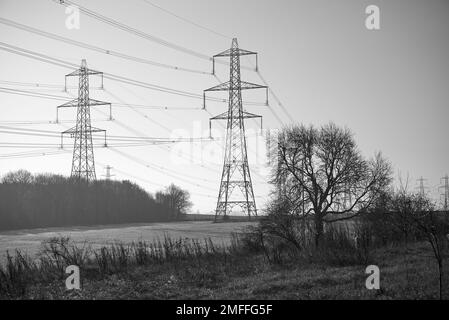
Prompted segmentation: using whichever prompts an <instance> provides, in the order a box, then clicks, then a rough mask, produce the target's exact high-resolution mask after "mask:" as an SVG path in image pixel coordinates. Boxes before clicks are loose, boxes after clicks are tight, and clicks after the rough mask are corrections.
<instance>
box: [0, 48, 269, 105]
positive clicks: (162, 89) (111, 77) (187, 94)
mask: <svg viewBox="0 0 449 320" xmlns="http://www.w3.org/2000/svg"><path fill="white" fill-rule="evenodd" d="M0 50H4V51H7V52H10V53H14V54H18V55H21V56H24V57H28V58H32V59H35V60H39V61H41V62H46V63H50V64H53V65H57V66H60V67H63V68H66V69H78V68H79V66H78V65H76V64H74V63H71V62H67V61H64V60H61V59H57V58H53V57H50V56H48V55H45V54H42V53H37V52H35V51H31V50H27V49H24V48H20V47H17V46H14V45H10V44H7V43H4V42H0ZM103 76H104V78H107V79H109V80H113V81H118V82H122V83H126V84H129V85H133V86H138V87H142V88H146V89H150V90H156V91H160V92H165V93H168V94H173V95H180V96H185V97H188V98H194V99H201V100H203V99H204V97H203V95H201V94H197V93H193V92H188V91H183V90H178V89H172V88H168V87H163V86H159V85H155V84H151V83H148V82H143V81H139V80H133V79H130V78H127V77H124V76H120V75H115V74H111V73H106V72H104V73H103ZM206 100H209V101H215V102H228V101H227V99H219V98H213V97H207V98H206ZM245 104H246V105H262V103H258V102H245Z"/></svg>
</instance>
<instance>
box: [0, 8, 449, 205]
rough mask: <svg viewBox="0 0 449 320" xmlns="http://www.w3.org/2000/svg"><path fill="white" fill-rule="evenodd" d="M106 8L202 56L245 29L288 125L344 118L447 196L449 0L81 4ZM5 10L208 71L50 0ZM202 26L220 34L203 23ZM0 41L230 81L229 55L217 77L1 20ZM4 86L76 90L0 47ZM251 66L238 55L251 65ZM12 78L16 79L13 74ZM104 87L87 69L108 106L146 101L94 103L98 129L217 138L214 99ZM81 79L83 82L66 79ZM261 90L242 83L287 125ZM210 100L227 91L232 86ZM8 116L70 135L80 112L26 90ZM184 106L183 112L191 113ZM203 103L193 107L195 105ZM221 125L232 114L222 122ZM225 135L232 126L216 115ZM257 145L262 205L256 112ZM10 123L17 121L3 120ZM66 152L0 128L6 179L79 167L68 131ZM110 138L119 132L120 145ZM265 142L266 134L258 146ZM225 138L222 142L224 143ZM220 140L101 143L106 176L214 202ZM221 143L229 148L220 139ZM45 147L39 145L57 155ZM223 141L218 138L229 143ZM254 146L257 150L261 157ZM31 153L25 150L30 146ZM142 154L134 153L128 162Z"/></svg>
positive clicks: (245, 75) (364, 144) (153, 75)
mask: <svg viewBox="0 0 449 320" xmlns="http://www.w3.org/2000/svg"><path fill="white" fill-rule="evenodd" d="M74 2H76V3H78V4H80V5H81V6H84V7H87V8H88V9H91V10H93V11H95V12H98V13H100V14H102V15H104V16H106V17H109V18H112V19H114V20H117V21H120V22H122V23H125V24H127V25H129V26H132V27H133V28H136V29H138V30H141V31H143V32H145V33H147V34H151V35H153V36H155V37H157V38H160V39H163V40H165V41H167V42H170V43H173V44H176V45H178V46H182V47H184V48H188V49H191V50H193V51H195V52H199V53H201V54H203V55H206V56H212V55H214V54H217V53H219V52H221V51H224V50H226V49H227V48H229V46H230V45H231V38H232V37H237V38H238V41H239V45H240V47H241V48H243V49H247V50H252V51H257V52H258V53H259V68H260V72H261V74H262V75H263V77H264V79H265V80H266V81H267V82H268V84H269V86H270V87H271V89H272V90H273V91H274V93H275V94H276V96H277V97H278V98H279V100H280V102H281V103H282V104H283V106H284V107H285V108H286V109H287V112H288V114H289V115H287V114H286V113H285V112H284V111H283V110H282V108H281V107H280V106H279V104H278V103H277V101H276V99H275V98H274V97H273V96H272V95H270V97H269V100H270V108H271V109H272V110H273V112H274V113H275V114H276V115H277V117H279V118H281V120H282V123H284V124H289V123H291V122H292V121H293V122H295V123H304V124H314V125H320V124H323V123H326V122H329V121H333V122H335V123H336V124H338V125H344V126H348V127H349V128H350V129H351V130H352V131H353V132H354V134H355V137H356V140H357V142H358V144H359V146H360V149H361V150H362V152H363V154H364V155H365V156H367V157H370V156H372V155H373V154H374V153H375V152H376V151H382V152H383V154H384V156H385V157H387V158H388V159H389V160H390V161H391V162H392V164H393V166H394V168H395V175H396V176H397V173H398V172H401V173H402V174H403V175H404V176H405V175H407V174H409V177H410V187H411V188H414V187H415V186H417V182H416V179H417V178H419V177H420V176H423V177H424V178H426V179H427V181H426V186H427V187H429V189H428V191H429V192H430V193H431V194H432V195H433V196H434V197H435V198H437V197H438V192H437V187H438V186H439V185H440V178H441V177H442V176H443V175H444V174H445V173H449V151H448V147H447V141H446V140H447V137H448V136H449V129H448V126H447V125H446V123H447V121H448V120H449V117H448V116H449V105H448V101H449V90H448V88H449V64H448V63H447V57H448V56H449V37H448V36H447V35H448V34H449V19H448V18H449V16H448V15H449V2H447V1H444V0H427V1H424V0H422V1H416V0H392V1H379V0H371V1H361V0H346V1H334V0H309V1H305V0H304V1H300V0H279V1H274V0H265V1H261V0H257V1H256V0H245V1H242V0H239V1H237V0H230V1H217V0H188V1H187V0H183V1H180V0H165V1H161V0H151V3H153V4H155V5H157V6H160V7H162V8H164V9H166V10H168V11H169V12H171V13H173V14H176V15H178V16H179V17H182V18H184V19H187V20H189V21H191V22H194V23H195V24H198V25H200V26H201V27H198V26H197V25H193V24H190V23H187V22H186V21H184V20H182V19H180V18H177V17H175V16H173V15H171V14H168V13H167V12H164V11H163V10H161V9H158V8H156V7H155V6H152V5H150V4H149V3H146V2H145V1H143V0H129V1H107V0H91V1H87V0H74ZM371 4H373V5H377V6H379V7H380V27H381V29H380V30H376V31H370V30H367V28H366V27H365V19H366V14H365V8H366V7H367V6H368V5H371ZM0 17H1V18H5V19H9V20H13V21H14V22H18V23H21V24H24V25H27V26H29V27H33V28H36V29H39V30H42V31H46V32H51V33H54V34H57V35H60V36H63V37H67V38H71V39H74V40H77V41H81V42H85V43H87V44H91V45H95V46H98V47H101V48H104V49H108V50H114V51H118V52H120V53H124V54H128V55H131V56H134V57H138V58H143V59H148V60H152V61H155V62H159V63H164V64H168V65H176V66H179V67H182V68H189V69H194V70H199V71H203V72H205V73H208V72H210V71H211V68H212V66H211V63H210V62H209V61H207V60H206V59H201V58H198V57H195V56H192V55H189V54H186V53H185V52H182V51H180V50H174V49H172V48H169V47H166V46H162V45H161V44H159V43H156V42H154V41H149V40H146V39H142V38H140V37H137V36H135V35H132V34H129V33H127V32H124V31H123V30H119V29H116V28H114V27H112V26H110V25H107V24H105V23H103V22H100V21H98V20H96V19H93V18H91V17H89V16H86V15H84V14H83V13H81V17H80V29H79V30H77V29H71V30H69V29H68V28H66V24H65V21H66V18H67V14H66V13H65V7H64V6H61V5H59V4H57V3H56V2H54V1H51V0H34V1H31V0H24V1H13V0H0ZM205 28H207V29H210V30H213V31H214V32H210V31H207V30H206V29H205ZM0 39H1V40H0V42H3V43H6V44H8V45H14V46H18V47H21V48H23V49H27V50H31V51H34V52H37V53H42V54H46V55H48V56H51V57H52V58H58V59H61V60H64V61H67V62H71V63H76V64H80V63H81V59H83V58H84V59H86V60H87V64H88V66H89V67H90V68H92V69H95V70H99V71H104V72H107V73H111V74H115V75H120V76H124V77H127V78H131V79H133V80H139V81H143V82H146V83H151V84H155V85H159V86H163V87H167V88H171V89H176V90H181V91H187V92H192V93H195V94H198V95H202V93H203V90H204V89H207V88H209V87H212V86H215V85H217V84H218V83H219V82H218V81H222V82H224V81H226V80H228V79H227V77H228V69H227V66H226V65H222V64H220V65H217V78H218V79H216V78H215V77H213V76H212V75H208V74H201V73H192V72H184V71H180V70H173V69H168V68H160V67H156V66H151V65H146V64H141V63H137V62H134V61H128V60H124V59H121V58H117V57H113V56H110V55H106V54H102V53H99V52H94V51H91V50H87V49H84V48H80V47H77V46H73V45H70V44H67V43H63V42H60V41H56V40H53V39H48V38H45V37H42V36H39V35H36V34H33V33H29V32H26V31H23V30H19V29H17V28H14V27H10V26H7V25H5V24H2V23H0ZM0 61H1V62H0V64H1V70H2V71H1V74H0V87H3V88H11V89H19V90H26V91H32V92H36V93H44V94H52V95H57V96H65V97H67V98H68V99H69V98H74V97H75V96H76V94H77V91H76V89H71V90H69V94H66V93H64V92H62V90H61V88H44V87H31V86H26V85H23V84H25V83H39V84H54V85H59V86H61V87H62V86H63V85H64V75H65V74H67V73H70V72H71V70H69V69H66V68H62V67H58V66H55V65H52V64H47V63H43V62H40V61H37V60H33V59H30V58H26V57H23V56H19V55H16V54H12V53H9V52H6V51H3V50H0ZM251 64H252V62H251V61H250V60H249V59H247V58H242V65H245V66H251ZM242 80H246V81H250V82H254V83H259V84H263V82H262V80H261V79H260V78H259V76H258V75H257V73H255V72H253V71H251V70H247V69H243V70H242ZM7 82H17V83H15V84H11V83H7ZM104 83H105V90H98V89H97V87H98V85H99V82H98V79H96V78H95V77H92V78H91V86H92V89H91V92H90V96H91V98H93V99H98V100H104V101H109V102H118V103H127V104H133V105H144V106H166V107H167V108H168V110H162V109H149V108H135V109H129V108H118V107H117V108H113V116H114V118H115V121H104V120H105V119H106V115H105V114H104V113H101V112H100V111H102V112H107V108H102V107H98V108H93V109H92V125H93V126H95V127H99V128H103V129H107V132H108V134H109V135H113V136H139V137H142V136H145V137H163V138H164V137H172V138H173V137H175V136H178V135H182V136H183V137H207V136H208V129H209V123H208V118H209V117H210V116H211V115H217V114H219V113H222V112H224V111H226V108H227V106H226V104H224V103H217V102H213V101H208V102H207V109H208V112H210V114H209V113H208V112H206V111H203V110H196V109H199V108H201V107H202V100H201V99H197V98H189V97H185V96H179V95H173V94H168V93H164V92H160V91H155V90H149V89H146V88H142V87H136V86H132V85H129V84H124V83H119V82H115V81H112V80H108V79H105V80H104ZM69 85H71V86H76V85H77V79H76V78H72V79H70V80H69ZM264 94H265V93H264V91H263V90H260V91H258V92H256V91H254V92H250V93H247V92H244V100H246V101H250V102H261V104H260V105H257V106H254V105H252V104H249V105H248V106H246V110H247V111H249V112H253V113H257V114H260V115H263V117H264V118H263V122H264V128H265V129H268V128H270V129H276V128H280V127H281V123H280V122H279V121H278V120H277V118H276V117H275V116H274V115H273V113H272V111H270V109H269V108H268V107H266V106H263V102H264V100H265V95H264ZM208 96H211V97H218V98H226V95H225V94H224V93H223V94H219V93H218V94H217V93H215V94H213V93H209V94H208ZM0 101H1V103H0V126H8V127H14V128H25V129H27V130H30V129H31V130H48V131H54V132H60V131H64V130H66V129H68V128H70V127H72V126H74V123H73V122H64V123H62V124H39V122H40V121H44V122H45V121H54V120H55V113H56V106H57V105H59V104H62V103H63V101H57V100H51V99H41V98H36V97H25V96H21V95H14V94H7V93H4V92H0ZM182 108H185V109H184V110H182ZM195 108H196V109H195ZM60 118H61V119H64V120H74V119H75V110H74V109H64V110H61V114H60ZM223 124H224V123H223ZM213 127H214V128H216V129H217V130H218V132H217V133H216V134H217V135H218V134H223V132H222V131H223V129H222V128H223V127H221V126H220V125H219V124H217V123H214V124H213ZM246 128H247V131H248V135H249V136H250V139H249V140H248V149H249V157H250V168H251V172H252V178H253V185H254V192H255V194H256V203H257V206H258V208H263V204H264V202H265V200H266V198H267V194H268V190H269V185H268V184H267V178H266V177H267V174H266V173H267V172H266V169H265V168H264V167H265V165H264V163H265V161H266V159H265V158H264V150H263V145H262V144H263V143H261V139H259V140H257V139H256V138H255V137H256V136H257V134H258V133H259V131H258V130H257V129H258V123H257V122H255V121H252V120H250V121H247V123H246ZM0 130H10V129H4V128H3V129H2V128H0ZM64 141H65V147H66V150H67V151H69V152H67V153H62V154H57V155H48V154H47V155H45V156H36V157H16V158H11V157H10V156H5V155H11V154H17V153H24V154H23V155H26V154H25V153H26V152H29V153H30V154H33V155H35V152H36V150H38V151H39V152H40V150H44V148H37V147H33V146H31V147H28V148H20V149H19V148H10V147H6V146H7V145H6V144H5V143H12V142H13V143H31V144H35V143H51V144H55V145H56V144H58V143H59V139H58V138H53V137H42V136H35V135H11V134H6V133H1V132H0V146H1V147H0V175H3V174H4V173H6V172H8V171H11V170H17V169H21V168H23V169H27V170H29V171H31V172H53V173H59V174H63V175H69V174H70V169H71V157H72V154H71V152H70V151H71V144H72V143H73V140H71V139H70V138H69V137H66V138H65V140H64ZM111 143H112V142H111ZM257 143H258V144H257ZM217 145H218V142H217ZM212 146H213V144H212V143H211V142H204V143H203V144H202V145H201V144H199V143H195V144H193V145H192V146H190V145H189V144H186V143H184V144H176V145H169V146H140V147H126V148H117V149H116V150H118V151H114V150H113V149H112V148H100V147H99V148H96V149H95V160H96V171H97V177H98V178H101V175H102V174H104V173H105V170H104V166H105V165H110V166H112V167H113V168H114V169H113V170H112V174H114V175H115V176H114V177H113V178H114V179H129V180H131V181H135V182H136V183H138V184H139V185H141V186H143V187H144V188H145V189H146V190H148V191H150V192H154V191H156V190H159V189H161V188H162V186H165V185H168V184H170V183H171V182H173V183H175V184H177V185H180V186H181V187H183V188H186V189H188V190H189V191H191V193H192V200H193V202H194V211H196V210H199V211H200V212H201V213H211V212H212V211H213V210H215V206H216V201H217V195H218V188H219V180H220V176H221V170H222V161H223V160H222V158H221V156H220V155H218V156H216V157H215V158H214V159H210V157H208V156H207V152H208V151H210V150H212V149H213V148H212ZM218 147H220V145H218ZM180 148H186V149H184V151H185V152H187V151H188V150H190V154H191V155H192V156H194V157H195V158H197V159H200V157H201V154H202V158H203V160H202V162H201V161H194V162H193V163H180V162H181V161H182V160H186V158H188V157H189V154H187V156H186V154H184V156H183V157H177V156H176V154H177V151H179V149H180ZM56 150H57V147H56V146H55V147H53V150H49V148H47V147H46V148H45V150H44V151H42V152H47V153H48V152H52V151H56ZM219 150H220V148H219ZM256 150H257V156H256V154H255V152H256ZM21 155H22V154H20V156H21ZM129 157H132V158H133V159H134V160H131V159H130V158H129Z"/></svg>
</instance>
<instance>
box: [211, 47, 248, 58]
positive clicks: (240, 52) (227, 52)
mask: <svg viewBox="0 0 449 320" xmlns="http://www.w3.org/2000/svg"><path fill="white" fill-rule="evenodd" d="M251 54H257V52H254V51H249V50H244V49H239V48H237V49H227V50H225V51H223V52H221V53H219V54H216V55H214V56H213V57H214V58H218V57H229V56H231V55H233V56H236V55H238V56H247V55H251Z"/></svg>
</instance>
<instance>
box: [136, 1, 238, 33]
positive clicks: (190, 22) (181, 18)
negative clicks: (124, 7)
mask: <svg viewBox="0 0 449 320" xmlns="http://www.w3.org/2000/svg"><path fill="white" fill-rule="evenodd" d="M143 1H144V2H145V3H147V4H149V5H150V6H153V7H154V8H157V9H159V10H161V11H163V12H165V13H167V14H169V15H171V16H173V17H175V18H178V19H180V20H182V21H184V22H187V23H189V24H191V25H194V26H195V27H198V28H200V29H203V30H206V31H208V32H210V33H213V34H215V35H217V36H219V37H222V38H225V39H231V37H229V36H227V35H224V34H223V33H220V32H217V31H214V30H212V29H210V28H208V27H205V26H203V25H200V24H198V23H196V22H194V21H191V20H189V19H186V18H184V17H181V16H180V15H178V14H176V13H173V12H171V11H168V10H167V9H164V8H162V7H161V6H158V5H156V4H154V3H152V2H150V1H148V0H143Z"/></svg>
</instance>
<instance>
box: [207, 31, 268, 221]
mask: <svg viewBox="0 0 449 320" xmlns="http://www.w3.org/2000/svg"><path fill="white" fill-rule="evenodd" d="M242 55H256V57H257V53H256V52H252V51H247V50H242V49H239V47H238V43H237V39H236V38H234V39H232V46H231V48H230V49H228V50H226V51H223V52H222V53H219V54H217V55H215V56H213V59H212V60H213V73H214V74H215V58H218V57H230V72H229V81H227V82H225V83H222V84H219V85H218V86H215V87H212V88H209V89H207V90H204V108H206V92H207V91H229V101H228V110H227V111H226V112H224V113H222V114H219V115H217V116H215V117H213V118H211V119H210V121H212V120H226V121H227V126H226V147H225V156H224V164H223V171H222V175H221V182H220V191H219V193H218V201H217V208H216V210H215V220H217V218H218V217H219V216H223V217H224V218H226V217H227V216H228V215H229V214H230V212H231V211H232V209H233V208H234V207H235V206H239V207H240V208H241V210H242V212H244V213H245V214H247V215H248V216H249V217H250V218H251V216H256V215H257V209H256V201H255V198H254V191H253V186H252V182H251V174H250V170H249V166H248V155H247V149H246V137H245V124H244V119H245V118H260V119H262V117H261V116H259V115H255V114H253V113H249V112H246V111H244V110H243V104H242V90H245V89H259V88H265V89H266V92H267V100H268V87H267V86H261V85H258V84H254V83H249V82H245V81H241V79H240V56H242ZM256 61H257V60H256ZM210 123H211V122H210ZM209 126H211V124H209ZM236 187H237V189H238V191H239V192H235V189H236Z"/></svg>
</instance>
